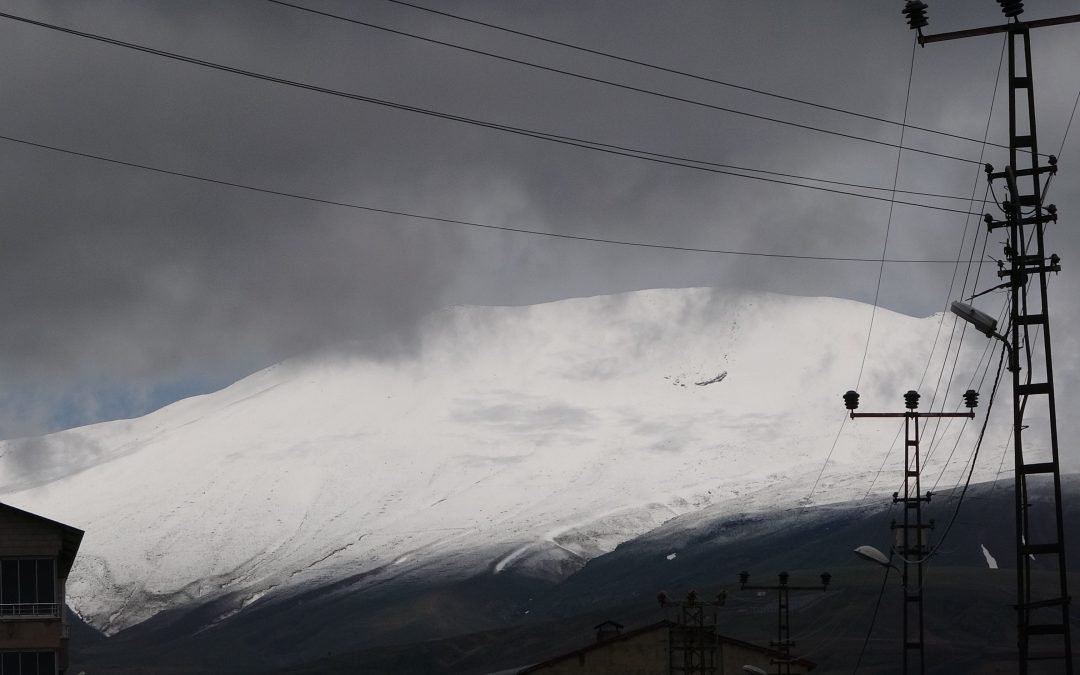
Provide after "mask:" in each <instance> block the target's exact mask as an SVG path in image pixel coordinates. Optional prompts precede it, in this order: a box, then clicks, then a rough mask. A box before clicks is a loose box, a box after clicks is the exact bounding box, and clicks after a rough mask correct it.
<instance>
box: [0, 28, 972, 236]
mask: <svg viewBox="0 0 1080 675" xmlns="http://www.w3.org/2000/svg"><path fill="white" fill-rule="evenodd" d="M0 18H6V19H11V20H14V21H19V22H23V23H28V24H30V25H34V26H38V27H42V28H47V29H51V30H57V31H60V32H62V33H66V34H71V35H75V36H77V37H83V38H87V39H91V40H96V41H100V42H104V43H106V44H111V45H114V46H119V47H124V48H128V49H133V50H135V51H140V52H144V53H147V54H153V55H155V56H160V57H162V58H167V59H172V60H177V61H181V62H184V63H189V64H192V65H197V66H200V67H205V68H209V69H212V70H219V71H222V72H227V73H231V74H234V75H240V76H244V77H251V78H254V79H258V80H262V81H266V82H271V83H274V84H279V85H283V86H289V87H294V88H298V89H303V90H306V91H312V92H316V93H320V94H325V95H329V96H335V97H339V98H345V99H349V100H353V101H359V102H363V103H370V104H373V105H378V106H382V107H387V108H391V109H394V110H402V111H407V112H411V113H415V114H419V115H425V116H429V117H435V118H438V119H445V120H449V121H453V122H457V123H460V124H467V125H471V126H477V127H481V128H486V129H492V130H496V131H502V132H505V133H510V134H514V135H518V136H524V137H528V138H534V139H537V140H543V141H548V142H551V143H558V144H561V145H567V146H571V147H578V148H583V149H587V150H593V151H596V152H602V153H606V154H610V155H616V156H622V157H630V158H633V159H639V160H644V161H649V162H654V163H658V164H664V165H669V166H679V167H683V168H687V169H693V170H697V171H705V172H708V173H714V174H720V175H726V176H734V177H738V178H745V179H749V180H757V181H762V182H765V183H772V184H778V185H787V186H790V187H800V188H805V189H810V190H818V191H821V192H827V193H831V194H841V195H848V196H852V197H859V198H862V199H869V200H873V201H880V202H888V203H889V204H900V205H904V206H913V207H917V208H925V209H931V210H936V211H944V212H950V213H965V214H966V213H968V211H963V210H960V209H954V208H950V207H946V206H938V205H933V204H924V203H920V202H910V201H904V200H897V199H895V198H890V197H881V196H877V195H867V194H862V193H858V192H850V191H847V190H839V189H835V188H829V187H824V186H821V185H807V184H804V183H796V182H792V181H787V180H780V179H778V178H769V177H767V176H764V175H761V176H758V175H748V174H747V173H739V172H738V171H746V172H755V173H774V172H767V171H764V170H759V169H753V168H748V167H735V166H734V165H730V166H731V167H732V168H733V169H737V170H738V171H733V170H727V169H724V168H720V167H721V166H724V165H720V164H715V165H714V164H713V163H711V162H705V161H700V160H694V159H690V158H679V157H677V156H674V155H663V154H661V153H656V152H651V151H648V150H638V149H634V148H627V147H624V146H617V145H614V144H610V143H602V142H597V141H590V140H587V139H580V138H575V137H572V136H564V135H560V134H554V133H550V132H544V131H536V130H531V129H526V128H523V127H516V126H511V125H507V124H500V123H497V122H488V121H485V120H479V119H475V118H470V117H465V116H461V115H455V114H452V113H445V112H441V111H438V110H433V109H429V108H421V107H417V106H412V105H407V104H403V103H398V102H395V101H390V100H386V99H381V98H376V97H372V96H366V95H363V94H357V93H351V92H346V91H341V90H338V89H331V88H329V87H322V86H319V85H314V84H309V83H306V82H300V81H297V80H289V79H285V78H280V77H276V76H273V75H266V74H263V73H258V72H255V71H251V70H245V69H242V68H235V67H233V66H227V65H223V64H220V63H215V62H212V61H206V60H203V59H197V58H194V57H189V56H184V55H182V54H176V53H173V52H167V51H164V50H160V49H156V48H153V47H146V46H144V45H138V44H135V43H131V42H125V41H122V40H116V39H113V38H108V37H104V36H101V35H96V34H93V33H86V32H84V31H78V30H74V29H71V28H65V27H62V26H56V25H54V24H49V23H45V22H41V21H36V20H33V19H26V18H23V17H19V16H15V15H12V14H8V13H5V12H0ZM965 161H966V160H965ZM971 161H974V160H971ZM775 174H778V172H775ZM792 176H794V174H792ZM799 179H801V180H807V181H816V182H831V181H824V180H822V179H817V178H813V177H804V176H800V177H799ZM837 182H838V183H839V181H837ZM859 187H862V188H865V189H869V190H883V188H879V187H875V186H859ZM925 196H930V197H942V198H954V197H952V196H948V195H935V194H929V193H926V194H925ZM975 215H981V214H975Z"/></svg>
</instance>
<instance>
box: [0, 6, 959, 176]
mask: <svg viewBox="0 0 1080 675" xmlns="http://www.w3.org/2000/svg"><path fill="white" fill-rule="evenodd" d="M267 2H271V3H273V4H276V5H281V6H284V7H291V8H293V9H297V10H300V11H303V12H308V13H310V14H315V15H318V16H322V17H325V18H329V19H335V20H338V21H345V22H347V23H352V24H356V25H359V26H364V27H366V28H372V29H376V30H381V31H385V32H388V33H392V34H395V35H401V36H404V37H409V38H415V39H418V40H422V41H424V42H429V43H433V44H438V45H442V46H444V47H451V48H454V49H460V50H463V51H466V52H470V53H473V54H479V55H482V56H487V57H490V58H495V59H499V60H502V61H507V62H509V63H514V64H517V65H522V66H528V67H530V68H536V69H538V70H542V71H545V72H550V73H557V74H559V75H565V76H568V77H573V78H576V79H580V80H583V81H585V82H592V83H594V84H602V85H605V86H609V87H614V88H617V89H622V90H625V91H632V92H635V93H639V94H646V95H649V96H655V97H657V98H662V99H666V100H669V101H674V102H678V103H685V104H688V105H693V106H697V107H701V108H706V109H709V110H715V111H718V112H724V113H728V114H732V115H739V116H742V117H747V118H751V119H756V120H760V121H764V122H771V123H774V124H781V125H785V126H790V127H794V128H797V129H803V130H806V131H816V132H818V133H823V134H829V135H831V136H837V137H840V138H847V139H851V140H857V141H863V142H865V143H874V144H876V145H882V146H886V147H892V148H895V147H898V146H897V145H896V144H894V143H889V142H887V141H882V140H879V139H876V138H870V137H867V136H859V135H857V134H850V133H847V132H843V131H835V130H832V129H824V128H822V127H816V126H813V125H810V124H803V123H801V122H793V121H791V120H785V119H781V118H778V117H771V116H769V115H762V114H759V113H752V112H749V111H746V110H739V109H737V108H731V107H728V106H722V105H717V104H714V103H708V102H706V101H701V100H698V99H692V98H688V97H686V96H677V95H675V94H666V93H664V92H661V91H657V90H655V89H647V88H645V87H638V86H634V85H630V84H623V83H621V82H615V81H614V80H606V79H604V78H601V77H594V76H592V75H584V74H582V73H575V72H574V71H571V70H566V69H563V68H555V67H552V66H545V65H542V64H538V63H533V62H531V61H525V60H524V59H516V58H512V57H509V56H503V55H501V54H495V53H493V52H487V51H483V50H480V49H474V48H472V47H465V46H462V45H456V44H454V43H451V42H446V41H444V40H436V39H434V38H429V37H424V36H421V35H416V34H413V33H408V32H405V31H401V30H397V29H394V28H388V27H386V26H380V25H378V24H374V23H371V22H369V21H361V20H359V19H353V18H350V17H347V16H343V15H340V14H333V13H331V12H324V11H322V10H317V9H313V8H311V7H305V6H303V5H296V4H293V3H290V2H285V1H284V0H267ZM0 16H3V15H2V14H0ZM907 149H908V150H911V151H912V152H918V153H921V154H925V155H930V156H934V157H940V158H943V159H951V160H955V161H959V162H968V163H971V164H975V163H977V162H976V161H975V160H973V159H967V158H964V157H959V156H956V155H950V154H947V153H941V152H934V151H932V150H923V149H919V148H907Z"/></svg>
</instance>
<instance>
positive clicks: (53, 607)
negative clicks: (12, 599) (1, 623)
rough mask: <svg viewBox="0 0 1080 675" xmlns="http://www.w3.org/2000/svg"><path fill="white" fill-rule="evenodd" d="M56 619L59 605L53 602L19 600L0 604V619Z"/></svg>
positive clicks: (58, 613)
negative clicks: (18, 601) (19, 601)
mask: <svg viewBox="0 0 1080 675" xmlns="http://www.w3.org/2000/svg"><path fill="white" fill-rule="evenodd" d="M43 617H44V618H51V619H56V618H59V617H60V605H59V603H55V602H21V603H13V604H0V620H4V619H40V618H43Z"/></svg>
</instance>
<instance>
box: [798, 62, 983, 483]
mask: <svg viewBox="0 0 1080 675" xmlns="http://www.w3.org/2000/svg"><path fill="white" fill-rule="evenodd" d="M917 44H918V42H916V41H912V43H911V64H910V66H909V69H908V79H907V89H906V91H905V94H904V120H905V121H906V120H907V114H908V104H909V103H910V102H911V80H912V78H913V77H914V75H915V47H916V45H917ZM898 148H899V149H898V150H897V151H896V168H895V170H894V172H893V189H896V186H897V183H898V182H899V181H900V158H901V157H902V156H903V153H904V127H900V143H899V145H898ZM893 208H894V207H893V205H892V204H889V218H888V220H887V221H886V223H885V241H884V242H883V243H882V246H881V257H882V259H884V258H885V253H886V252H887V251H888V249H889V231H890V230H891V229H892V219H893ZM968 217H969V218H970V216H968ZM884 275H885V264H884V263H881V264H880V265H879V266H878V277H877V286H876V288H875V289H874V304H873V307H872V308H871V310H870V327H869V328H867V330H866V345H865V346H864V347H863V354H862V359H861V360H860V361H859V375H858V377H856V378H855V389H858V388H859V384H860V383H861V382H862V376H863V369H864V368H865V367H866V355H867V354H869V353H870V337H871V336H872V335H873V334H874V317H875V316H877V308H878V300H879V296H880V293H881V279H882V277H883V276H884ZM847 420H848V416H847V415H844V417H843V418H842V419H841V420H840V428H839V429H837V430H836V436H835V437H834V438H833V442H832V446H831V447H830V448H829V452H828V453H827V454H826V455H825V462H824V463H823V464H822V465H821V470H820V471H818V475H817V478H815V479H814V484H813V485H812V486H810V492H809V494H807V495H806V498H807V500H809V499H810V498H811V497H813V496H814V491H815V490H817V486H818V484H819V483H820V482H821V477H822V476H823V475H824V474H825V469H826V468H827V467H828V466H829V461H830V460H831V459H832V456H833V453H834V452H836V446H837V445H838V444H839V442H840V435H841V434H842V433H843V432H844V425H845V424H847Z"/></svg>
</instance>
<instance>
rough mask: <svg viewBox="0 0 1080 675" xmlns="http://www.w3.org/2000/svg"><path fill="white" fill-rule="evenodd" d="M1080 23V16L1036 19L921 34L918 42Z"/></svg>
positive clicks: (923, 42)
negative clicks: (1021, 27)
mask: <svg viewBox="0 0 1080 675" xmlns="http://www.w3.org/2000/svg"><path fill="white" fill-rule="evenodd" d="M1077 22H1080V14H1069V15H1067V16H1058V17H1054V18H1052V19H1036V20H1035V21H1017V22H1016V23H1006V24H1002V25H1000V26H984V27H983V28H969V29H967V30H956V31H951V32H948V33H937V34H936V35H923V34H922V33H920V34H919V36H918V40H919V44H920V45H923V46H925V45H927V44H929V43H931V42H945V41H946V40H958V39H960V38H969V37H978V36H980V35H994V34H995V33H1007V32H1008V31H1010V30H1017V29H1015V28H1013V26H1025V27H1027V28H1043V27H1044V26H1060V25H1062V24H1066V23H1077Z"/></svg>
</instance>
